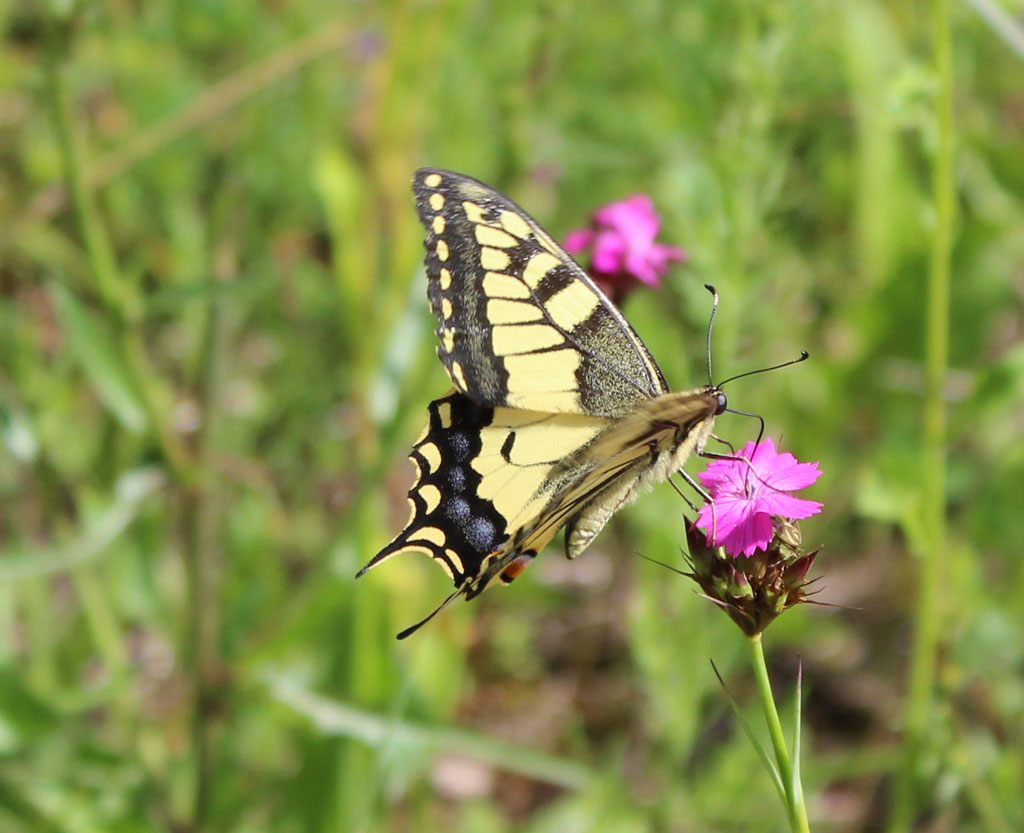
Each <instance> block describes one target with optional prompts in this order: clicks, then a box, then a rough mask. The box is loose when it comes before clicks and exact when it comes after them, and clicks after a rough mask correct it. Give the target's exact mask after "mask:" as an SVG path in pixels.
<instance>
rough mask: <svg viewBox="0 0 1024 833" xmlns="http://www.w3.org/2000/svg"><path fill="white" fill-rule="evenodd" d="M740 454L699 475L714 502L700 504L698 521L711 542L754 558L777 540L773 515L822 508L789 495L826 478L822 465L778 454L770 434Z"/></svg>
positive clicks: (789, 515) (804, 513) (792, 515)
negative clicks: (759, 551) (754, 555)
mask: <svg viewBox="0 0 1024 833" xmlns="http://www.w3.org/2000/svg"><path fill="white" fill-rule="evenodd" d="M736 456H737V457H739V458H742V459H730V460H715V461H713V462H712V463H710V464H709V465H708V468H707V470H706V471H703V472H701V473H700V474H699V475H698V477H699V478H700V482H701V485H702V486H704V488H705V489H707V490H708V493H709V494H710V495H711V500H712V502H711V503H709V504H707V505H705V506H704V507H702V508H701V510H700V514H698V516H697V524H696V525H697V527H699V528H700V529H703V530H704V531H705V532H706V533H707V536H708V542H709V543H710V544H711V545H712V546H716V547H719V546H720V547H725V551H726V552H727V553H729V555H733V556H737V555H740V554H741V553H742V554H743V555H746V556H751V555H753V554H754V552H755V551H756V550H759V549H761V550H763V549H766V548H767V547H768V544H769V542H770V541H771V540H772V537H773V524H772V516H773V515H774V516H778V517H782V518H787V519H791V520H798V519H800V518H809V517H810V516H811V515H816V514H817V513H818V512H820V511H821V506H822V505H821V504H820V503H818V502H817V501H814V500H804V499H803V498H798V497H793V496H792V495H789V494H786V493H787V492H791V491H794V490H796V489H803V488H804V487H805V486H810V485H811V484H812V483H814V481H816V480H817V479H818V478H819V477H820V476H821V470H820V469H819V468H818V464H817V463H800V462H798V461H797V459H796V457H794V456H793V455H792V454H789V453H783V454H779V453H778V452H777V451H776V450H775V443H774V442H773V441H772V440H771V438H770V437H769V438H767V439H765V440H762V441H761V442H760V443H759V444H757V445H756V446H755V444H754V443H747V444H746V445H745V446H744V447H743V448H742V449H741V450H740V452H739V454H737V455H736Z"/></svg>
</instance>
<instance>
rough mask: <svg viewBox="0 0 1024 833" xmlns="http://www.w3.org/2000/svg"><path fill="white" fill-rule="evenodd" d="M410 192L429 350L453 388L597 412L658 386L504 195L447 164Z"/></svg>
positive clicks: (576, 275)
mask: <svg viewBox="0 0 1024 833" xmlns="http://www.w3.org/2000/svg"><path fill="white" fill-rule="evenodd" d="M413 190H414V191H415V194H416V207H417V210H418V211H419V215H420V220H421V221H422V223H423V225H424V226H425V227H426V229H427V231H428V236H427V239H426V244H425V245H426V249H427V257H426V266H427V276H428V281H429V283H428V295H429V297H430V304H431V307H432V308H433V310H434V314H435V315H436V316H437V321H438V329H437V334H438V338H439V341H440V344H439V346H438V355H439V356H440V358H441V361H442V363H443V364H444V366H445V368H446V369H447V370H448V374H449V376H450V377H451V379H452V382H454V384H455V386H456V387H457V388H458V389H459V390H460V391H462V392H463V393H465V394H467V395H468V396H470V397H472V398H473V399H475V400H477V401H479V402H484V403H486V404H489V405H505V406H508V407H514V408H524V409H527V410H535V411H546V412H549V413H580V414H588V415H591V416H605V417H618V416H623V415H625V414H627V413H629V412H630V410H631V409H632V407H633V406H634V405H635V404H636V403H638V402H641V401H643V400H644V399H648V398H650V397H652V396H658V395H659V394H662V393H665V392H666V391H667V386H666V384H665V380H664V378H663V376H662V374H661V371H660V370H659V369H658V366H657V365H656V364H655V362H654V360H653V359H652V358H651V355H650V353H649V352H648V351H647V348H646V347H645V346H644V344H643V342H642V341H641V340H640V338H639V336H637V334H636V333H635V332H633V329H632V327H630V326H629V324H628V323H627V322H626V320H625V318H623V317H622V314H621V313H620V312H619V311H618V310H617V309H616V308H615V307H614V306H613V305H612V303H611V302H610V301H609V300H608V299H607V298H606V297H605V296H604V294H603V293H602V292H601V291H600V290H599V289H598V288H597V286H596V285H595V284H594V283H593V281H592V280H591V279H590V278H589V277H588V276H587V274H586V273H585V272H584V271H583V270H582V269H581V268H580V267H579V266H578V265H577V264H576V263H575V262H574V261H573V259H572V258H571V257H569V255H568V254H566V252H565V251H564V250H563V249H562V248H561V247H560V246H559V245H558V244H557V243H556V242H555V241H554V240H553V239H552V238H551V237H550V236H549V235H548V234H547V233H546V232H544V231H543V230H542V229H541V228H540V227H539V226H538V225H537V224H536V223H534V222H533V220H532V219H530V218H529V216H527V215H526V214H525V212H523V210H522V209H520V208H519V207H518V206H517V205H516V204H515V203H513V202H512V201H511V200H509V199H508V198H507V197H505V196H503V195H501V194H499V193H498V192H496V191H494V190H493V189H492V188H489V187H488V186H486V185H484V184H483V183H481V182H478V181H477V180H475V179H471V178H470V177H467V176H462V175H460V174H454V173H451V172H448V171H438V170H432V169H424V170H421V171H419V172H418V173H417V174H416V180H415V183H414V185H413Z"/></svg>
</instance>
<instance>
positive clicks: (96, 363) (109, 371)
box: [50, 283, 146, 433]
mask: <svg viewBox="0 0 1024 833" xmlns="http://www.w3.org/2000/svg"><path fill="white" fill-rule="evenodd" d="M50 294H51V296H52V297H53V303H54V306H55V308H56V310H57V317H58V318H59V319H60V323H61V329H62V330H63V333H64V337H65V339H66V340H67V347H68V352H70V354H71V355H72V356H74V357H75V359H76V360H77V361H78V363H79V364H80V365H81V367H82V370H83V371H84V372H85V375H86V377H87V378H88V379H89V383H90V385H91V386H92V388H93V389H94V390H95V391H96V394H97V395H98V396H99V398H100V399H101V400H102V401H103V404H104V405H106V406H107V407H108V408H109V409H110V411H111V413H113V415H114V416H115V417H116V419H117V421H118V422H120V423H121V425H122V426H124V427H125V428H127V429H128V430H129V431H132V432H134V433H141V432H142V431H143V430H145V428H146V413H145V411H144V410H143V407H142V404H141V403H140V402H139V399H138V396H137V395H136V392H135V388H134V386H133V385H132V383H131V381H130V375H129V373H128V369H127V368H126V367H125V363H124V360H123V359H122V357H121V356H120V355H119V354H118V351H117V349H116V347H115V345H114V340H113V338H112V337H111V334H110V332H109V331H108V330H107V328H106V327H105V326H103V324H101V323H100V322H99V321H98V320H97V318H96V316H95V315H94V314H93V313H91V312H90V311H89V310H88V309H87V308H86V307H84V306H83V305H82V304H80V303H79V302H78V300H77V299H76V298H75V296H74V295H72V294H71V293H70V292H69V291H68V290H67V289H66V288H65V287H63V286H61V285H60V284H59V283H53V284H51V285H50Z"/></svg>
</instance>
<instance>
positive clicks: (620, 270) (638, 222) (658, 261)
mask: <svg viewBox="0 0 1024 833" xmlns="http://www.w3.org/2000/svg"><path fill="white" fill-rule="evenodd" d="M660 228H661V218H660V217H659V216H658V213H657V212H656V211H655V210H654V203H652V202H651V198H650V197H648V196H646V195H644V194H635V195H633V196H632V197H629V198H627V199H624V200H622V201H620V202H613V203H609V204H608V205H605V206H602V207H601V208H599V209H597V210H596V211H595V212H594V214H593V216H592V218H591V222H590V227H589V228H584V229H576V230H575V231H571V232H569V234H568V235H567V236H566V238H565V248H566V250H567V251H568V252H569V254H572V255H579V254H582V253H584V252H585V251H586V250H588V249H590V265H589V268H588V271H589V272H590V274H591V276H592V277H594V278H595V279H597V280H598V281H599V282H600V283H603V284H605V285H608V286H611V287H613V288H614V287H616V286H617V285H619V284H627V285H628V283H629V282H630V281H631V280H632V279H636V280H639V281H642V282H643V283H645V284H647V285H648V286H652V287H657V286H660V285H661V276H662V275H664V274H665V273H666V272H667V271H668V265H669V263H670V262H671V261H677V262H679V263H682V262H683V261H685V260H686V257H687V255H686V252H685V251H684V250H683V249H680V248H679V247H678V246H666V245H663V244H661V243H655V242H654V238H655V237H657V236H658V230H659V229H660Z"/></svg>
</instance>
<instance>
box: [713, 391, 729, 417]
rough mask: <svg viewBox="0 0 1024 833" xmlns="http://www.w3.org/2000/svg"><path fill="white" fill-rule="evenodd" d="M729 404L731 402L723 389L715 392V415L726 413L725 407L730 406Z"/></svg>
mask: <svg viewBox="0 0 1024 833" xmlns="http://www.w3.org/2000/svg"><path fill="white" fill-rule="evenodd" d="M728 404H729V402H728V400H727V399H726V398H725V394H724V393H722V392H721V391H719V392H718V393H716V394H715V416H721V415H722V414H723V413H725V409H726V407H727V406H728Z"/></svg>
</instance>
